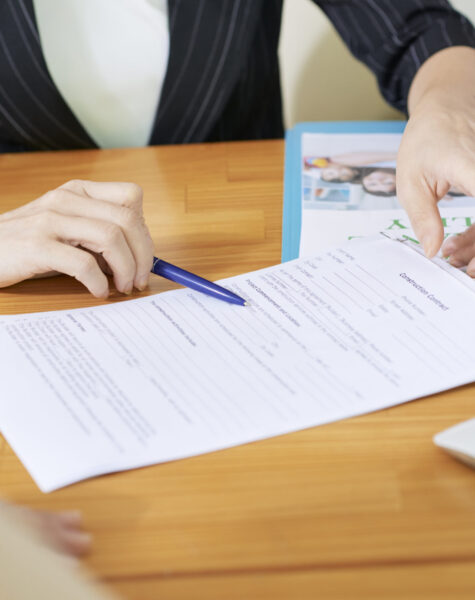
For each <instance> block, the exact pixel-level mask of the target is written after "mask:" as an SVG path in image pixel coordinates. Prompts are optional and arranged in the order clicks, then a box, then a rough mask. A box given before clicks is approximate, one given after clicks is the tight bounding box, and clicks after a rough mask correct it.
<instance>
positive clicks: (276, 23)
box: [0, 0, 475, 152]
mask: <svg viewBox="0 0 475 600" xmlns="http://www.w3.org/2000/svg"><path fill="white" fill-rule="evenodd" d="M64 1H65V2H66V1H67V0H64ZM287 1H291V0H287ZM282 2H283V0H168V5H169V28H170V55H169V63H168V67H167V72H166V75H165V80H164V85H163V90H162V95H161V99H160V103H159V106H158V109H157V113H156V116H155V122H154V126H153V132H152V136H151V140H150V143H151V144H176V143H178V144H182V143H190V142H202V141H214V140H238V139H258V138H275V137H281V136H282V134H283V125H282V110H281V96H280V83H279V64H278V57H277V46H278V40H279V30H280V21H281V13H282ZM315 3H316V4H317V5H318V6H319V7H320V8H321V9H322V10H323V11H324V12H325V13H326V15H327V16H328V17H329V18H330V20H331V21H332V22H333V25H334V26H335V28H336V29H337V31H338V32H339V33H340V35H341V36H342V38H343V39H344V41H345V42H346V44H347V45H348V46H349V48H350V50H351V52H352V53H353V54H354V55H355V56H356V57H357V58H358V59H360V60H362V61H364V62H365V63H366V64H367V65H368V67H369V68H370V69H371V70H372V71H373V72H374V74H375V75H376V77H377V79H378V82H379V85H380V89H381V91H382V94H383V95H384V97H385V98H386V99H387V100H388V101H389V102H390V103H391V104H392V105H394V106H396V107H398V108H399V109H402V110H405V108H406V99H407V95H408V90H409V86H410V84H411V81H412V78H413V77H414V74H415V73H416V71H417V69H418V68H419V66H420V65H421V63H422V62H423V61H424V60H425V59H426V58H428V57H429V56H430V55H432V54H433V53H435V52H437V51H438V50H440V49H442V48H445V47H447V46H453V45H468V46H475V33H474V29H473V27H472V25H471V24H470V22H469V21H468V20H467V19H466V18H465V17H463V16H462V15H461V14H459V13H457V12H456V11H455V10H454V9H453V8H452V7H451V6H450V4H449V3H448V2H447V1H446V0H397V2H395V1H394V0H316V2H315ZM296 43H298V40H296ZM80 59H81V57H80V56H78V60H80ZM71 68H74V65H71ZM93 147H95V143H94V142H93V140H92V139H91V138H90V136H89V135H88V133H87V132H86V131H85V129H84V128H83V127H82V125H81V124H80V123H79V121H78V120H77V119H76V117H75V116H74V114H73V113H72V111H71V110H70V109H69V107H68V105H67V104H66V103H65V101H64V100H63V98H62V97H61V94H60V93H59V91H58V89H57V88H56V86H55V84H54V82H53V80H52V78H51V76H50V74H49V72H48V69H47V67H46V63H45V60H44V57H43V54H42V49H41V40H40V37H39V34H38V28H37V25H36V22H35V15H34V9H33V0H0V152H5V151H21V150H54V149H69V148H93Z"/></svg>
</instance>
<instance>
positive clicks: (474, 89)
mask: <svg viewBox="0 0 475 600" xmlns="http://www.w3.org/2000/svg"><path fill="white" fill-rule="evenodd" d="M474 98H475V49H474V48H469V47H465V46H456V47H451V48H445V49H444V50H441V51H439V52H437V53H436V54H434V55H433V56H431V57H430V58H429V59H427V60H426V61H425V62H424V63H423V65H422V66H421V67H420V68H419V71H418V72H417V73H416V76H415V77H414V80H413V82H412V85H411V88H410V90H409V96H408V111H409V114H410V116H412V115H413V114H414V113H415V112H418V113H420V112H422V111H427V110H429V111H437V112H439V113H440V111H444V110H446V111H449V110H450V109H451V108H452V107H459V106H460V105H464V106H467V104H468V105H470V106H472V109H474V110H475V102H474Z"/></svg>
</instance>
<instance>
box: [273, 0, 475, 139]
mask: <svg viewBox="0 0 475 600" xmlns="http://www.w3.org/2000/svg"><path fill="white" fill-rule="evenodd" d="M396 1H397V0H396ZM452 4H453V5H454V7H455V8H457V9H458V10H460V11H461V12H463V13H464V14H465V15H467V16H468V17H469V18H470V19H471V20H472V21H473V22H474V23H475V0H452ZM279 54H280V61H281V77H282V89H283V97H284V115H285V124H286V127H291V126H293V125H294V124H295V123H297V122H299V121H326V120H349V119H355V120H358V119H368V120H379V119H398V118H402V115H401V114H400V113H399V112H397V111H396V110H394V109H393V108H391V107H390V106H388V105H387V104H386V103H385V101H384V100H383V99H382V98H381V96H380V95H379V92H378V88H377V85H376V81H375V79H374V77H373V75H372V74H371V72H370V71H369V70H368V69H367V68H366V67H365V66H363V65H362V64H361V63H359V62H358V61H356V60H355V59H354V58H353V57H352V56H351V54H350V53H349V51H348V50H347V49H346V46H345V45H344V44H343V42H342V41H341V40H340V38H339V37H338V35H337V34H336V33H335V31H334V29H333V28H332V26H331V24H330V23H329V21H328V20H327V18H326V17H325V15H324V14H323V12H322V11H320V10H319V9H318V7H317V6H316V5H315V4H314V3H313V2H311V0H285V2H284V14H283V24H282V32H281V38H280V48H279Z"/></svg>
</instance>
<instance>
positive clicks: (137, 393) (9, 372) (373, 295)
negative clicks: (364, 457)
mask: <svg viewBox="0 0 475 600" xmlns="http://www.w3.org/2000/svg"><path fill="white" fill-rule="evenodd" d="M225 285H227V286H228V287H229V288H230V289H232V290H233V291H234V292H236V293H238V294H240V295H241V296H243V297H244V298H246V299H248V300H249V302H250V306H247V307H239V306H235V305H229V304H226V303H224V302H220V301H218V300H215V299H213V298H210V297H207V296H204V295H201V294H199V293H197V292H192V291H189V290H185V289H183V290H177V291H172V292H166V293H163V294H160V295H155V296H148V297H145V298H142V299H138V300H131V301H126V302H121V303H117V304H108V305H105V306H100V307H95V308H86V309H77V310H68V311H58V312H50V313H39V314H29V315H20V316H10V317H1V318H0V376H1V381H2V393H1V399H0V423H1V426H2V431H3V433H4V435H5V437H6V438H7V440H8V441H9V443H10V444H11V445H12V447H13V448H14V450H15V451H16V453H17V454H18V456H19V457H20V459H21V460H22V461H23V463H24V465H25V466H26V468H27V469H28V471H29V472H30V473H31V475H32V477H33V478H34V479H35V481H36V482H37V484H38V485H39V487H40V488H41V489H42V490H43V491H45V492H46V491H50V490H54V489H56V488H58V487H61V486H64V485H67V484H70V483H72V482H75V481H78V480H80V479H83V478H86V477H90V476H93V475H98V474H100V473H106V472H111V471H117V470H122V469H128V468H133V467H138V466H142V465H146V464H151V463H157V462H163V461H168V460H173V459H178V458H182V457H186V456H191V455H195V454H200V453H203V452H209V451H212V450H217V449H220V448H226V447H229V446H233V445H236V444H242V443H245V442H250V441H253V440H258V439H262V438H266V437H269V436H274V435H279V434H282V433H286V432H290V431H294V430H298V429H302V428H306V427H311V426H314V425H319V424H322V423H327V422H330V421H335V420H338V419H343V418H346V417H350V416H352V415H358V414H362V413H365V412H369V411H373V410H377V409H381V408H384V407H387V406H391V405H394V404H398V403H402V402H405V401H407V400H411V399H414V398H417V397H420V396H425V395H428V394H433V393H435V392H438V391H440V390H443V389H447V388H450V387H454V386H458V385H461V384H465V383H468V382H471V381H473V380H475V344H474V343H473V340H474V339H475V310H474V308H475V295H474V294H475V287H474V286H475V284H474V283H473V281H472V280H471V279H469V278H468V277H467V276H466V275H464V274H463V273H460V272H458V271H457V270H455V269H453V268H452V267H450V266H448V265H446V264H445V263H444V262H443V261H441V260H439V259H435V260H434V261H429V260H428V259H426V258H424V257H423V256H422V255H421V254H420V253H419V252H418V251H417V250H415V249H413V248H412V247H411V246H410V245H409V244H405V243H401V242H397V241H394V240H391V239H387V238H386V237H383V236H379V237H377V238H371V239H368V240H360V241H354V242H350V243H348V244H346V245H344V246H342V247H341V248H337V249H332V250H328V251H326V252H324V253H322V254H320V255H319V256H317V257H315V258H311V259H298V260H296V261H292V262H290V263H286V264H283V265H277V266H275V267H271V268H269V269H264V270H261V271H257V272H255V273H250V274H245V275H240V276H238V277H234V278H231V279H228V280H225Z"/></svg>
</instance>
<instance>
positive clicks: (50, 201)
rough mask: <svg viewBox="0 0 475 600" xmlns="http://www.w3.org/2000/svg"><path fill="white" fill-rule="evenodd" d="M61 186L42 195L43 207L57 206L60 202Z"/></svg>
mask: <svg viewBox="0 0 475 600" xmlns="http://www.w3.org/2000/svg"><path fill="white" fill-rule="evenodd" d="M58 197H59V188H58V189H56V190H50V191H49V192H46V194H43V196H41V198H40V201H41V205H42V206H43V207H50V206H55V205H56V204H57V202H58Z"/></svg>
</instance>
